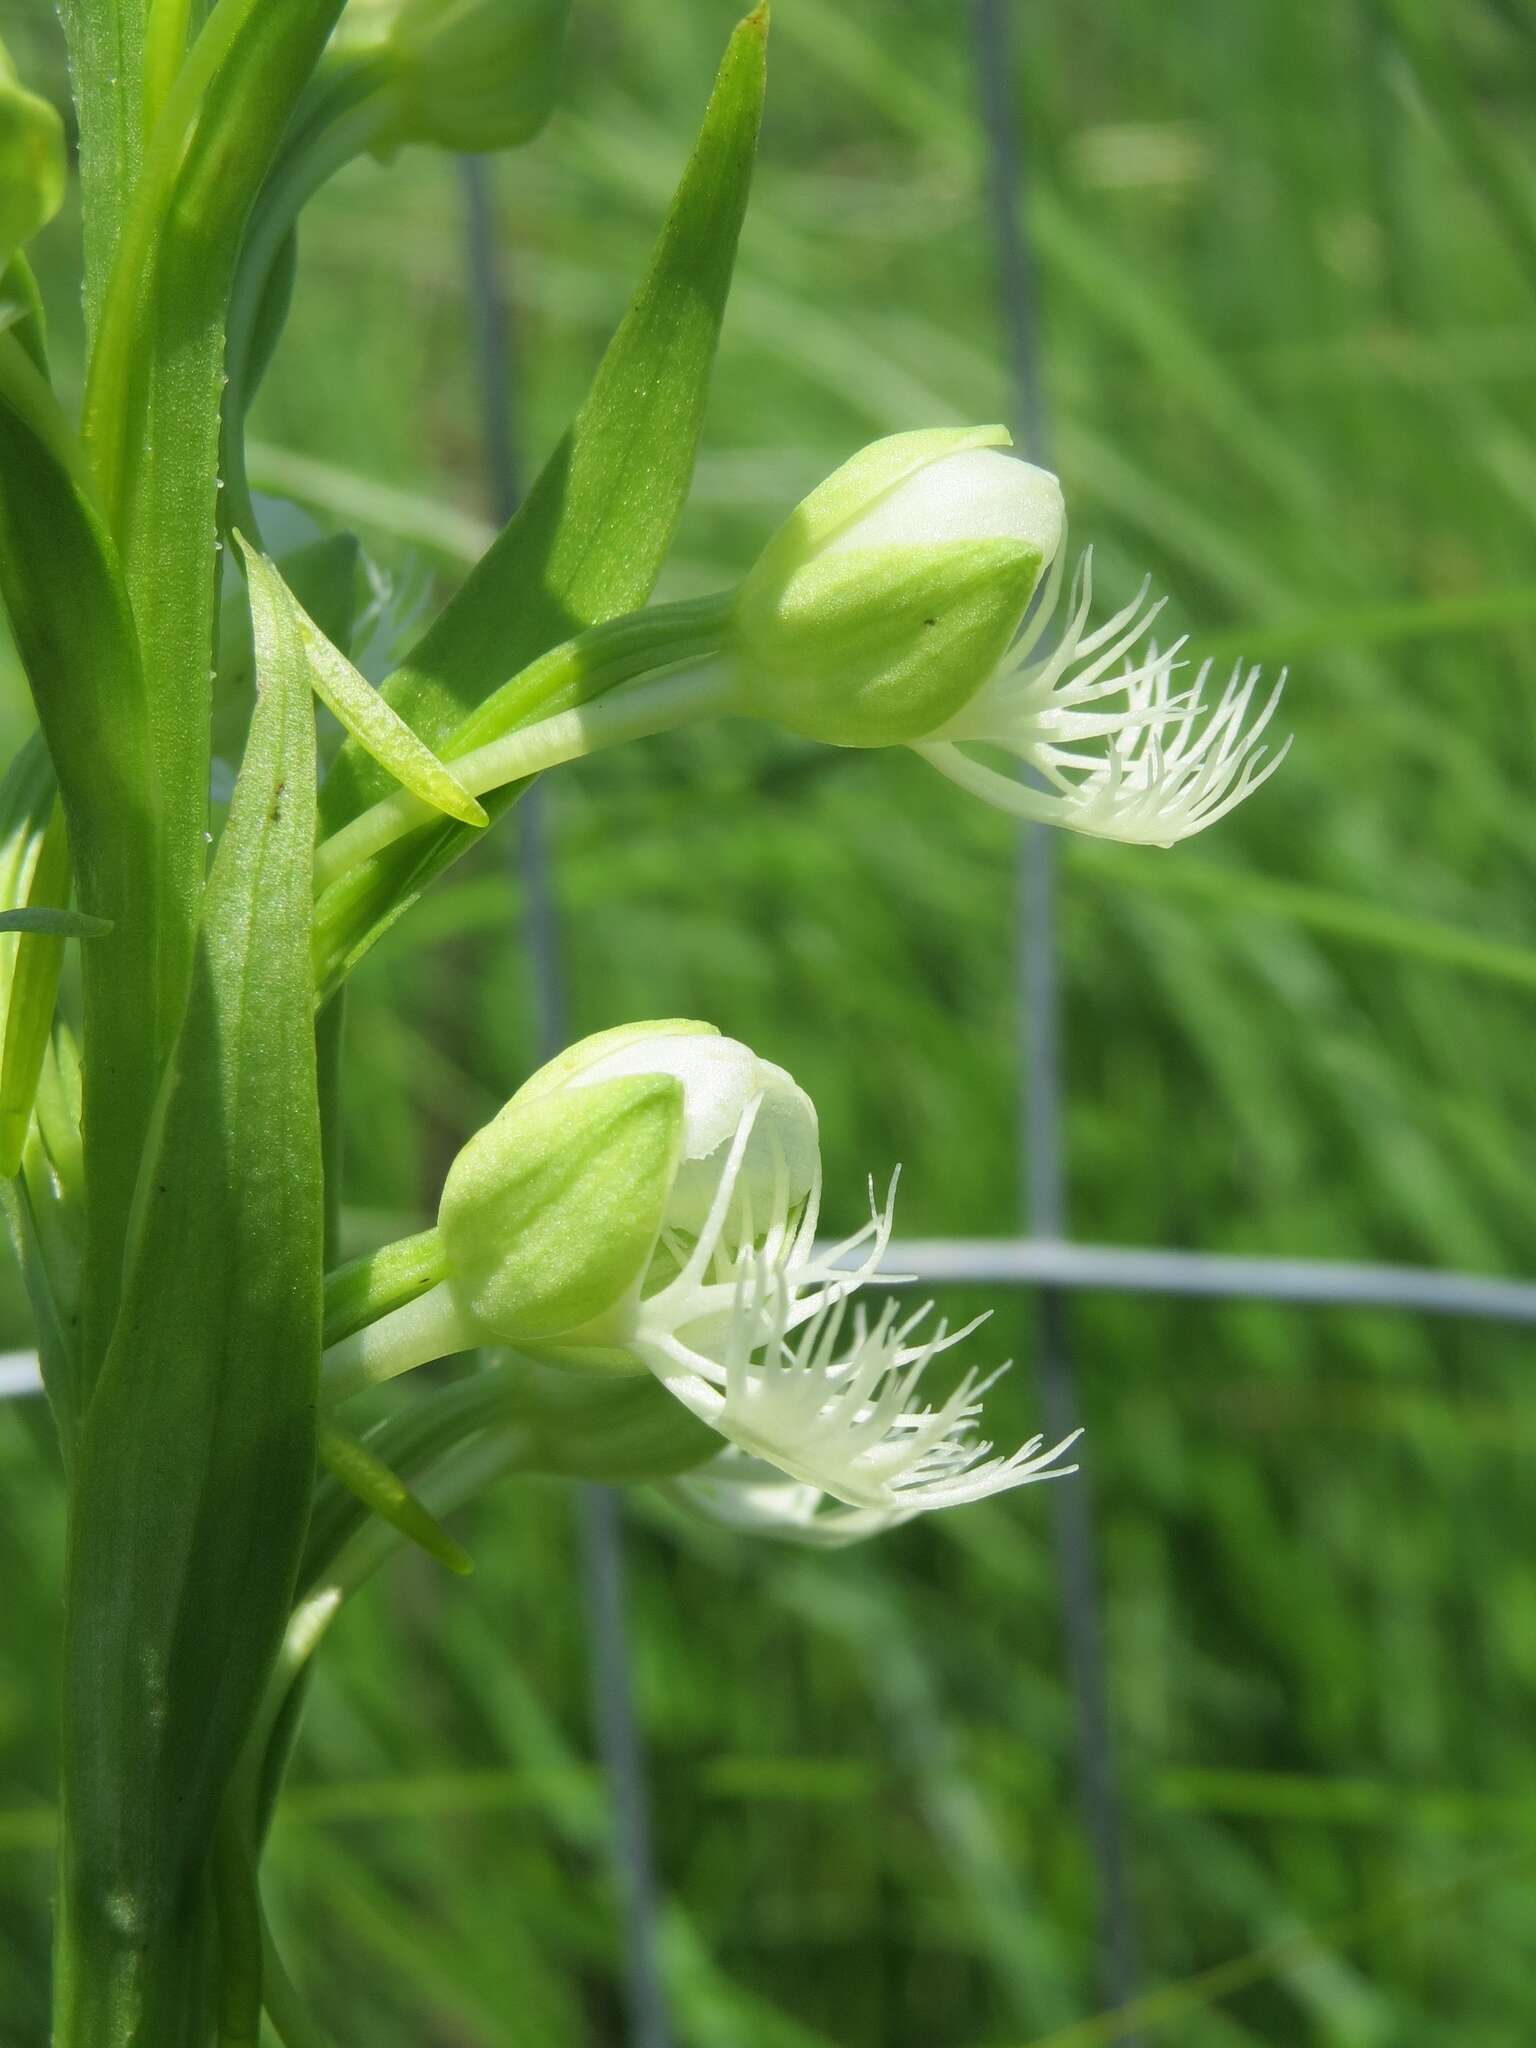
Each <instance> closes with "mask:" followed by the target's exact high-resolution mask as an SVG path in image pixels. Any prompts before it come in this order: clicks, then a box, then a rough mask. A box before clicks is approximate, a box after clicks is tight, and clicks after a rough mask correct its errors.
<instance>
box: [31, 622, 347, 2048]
mask: <svg viewBox="0 0 1536 2048" xmlns="http://www.w3.org/2000/svg"><path fill="white" fill-rule="evenodd" d="M256 639H257V656H258V670H259V672H260V674H261V678H262V689H261V694H260V696H259V699H258V703H257V709H256V713H255V716H254V718H253V721H252V726H251V736H250V741H249V743H248V746H247V750H246V756H245V761H244V764H243V766H242V769H241V774H240V778H239V781H238V783H237V785H236V789H235V796H234V802H233V804H232V807H231V810H230V816H229V821H228V824H227V825H226V827H225V831H224V835H223V838H222V839H221V841H220V844H219V850H218V853H217V855H216V857H215V860H214V864H213V870H212V874H211V876H210V879H209V883H208V889H207V893H206V898H205V904H204V913H203V917H202V920H201V923H200V927H199V943H198V950H197V958H196V972H195V975H194V979H193V986H192V992H191V996H190V999H189V1003H188V1007H187V1013H186V1018H185V1022H184V1024H183V1027H182V1031H181V1034H180V1037H179V1038H178V1041H177V1045H176V1049H175V1052H174V1055H173V1058H172V1061H171V1065H170V1069H169V1072H168V1075H167V1080H166V1084H165V1088H164V1090H163V1092H162V1096H161V1100H160V1103H159V1105H158V1107H157V1113H156V1117H155V1123H154V1129H153V1134H152V1146H151V1150H150V1153H149V1157H148V1160H147V1164H146V1172H145V1173H144V1175H143V1176H142V1178H141V1181H140V1185H139V1190H138V1196H137V1200H136V1204H135V1212H134V1218H133V1228H132V1230H131V1233H130V1239H129V1245H130V1253H129V1261H128V1268H127V1273H126V1277H125V1283H124V1292H123V1301H122V1307H121V1311H120V1314H119V1318H118V1322H117V1327H116V1330H115V1332H114V1336H113V1342H112V1345H111V1348H110V1350H109V1352H108V1355H107V1359H106V1363H105V1365H104V1367H103V1370H102V1373H101V1377H100V1381H99V1383H98V1386H97V1389H96V1393H95V1397H94V1399H93V1400H92V1402H91V1405H90V1407H89V1409H88V1411H87V1414H86V1421H85V1428H84V1431H83V1434H82V1439H81V1449H80V1461H79V1476H78V1480H77V1485H76V1490H75V1515H74V1530H75V1536H74V1542H73V1546H72V1553H71V1560H70V1574H69V1594H68V1611H67V1620H66V1667H65V1715H64V1754H63V1763H64V1791H65V1806H66V1815H67V1824H66V1832H65V1841H66V1845H67V1849H68V1858H67V1864H66V1869H65V1873H64V1883H63V1887H62V1891H61V1935H60V1994H59V1995H60V2012H61V2015H62V2017H61V2020H60V2028H59V2035H60V2038H61V2039H65V2040H74V2039H96V2038H101V2039H111V2040H114V2041H118V2040H121V2041H122V2042H123V2043H124V2044H125V2048H126V2044H128V2043H134V2044H144V2048H148V2044H149V2043H151V2042H153V2041H155V2040H157V2039H159V2038H165V2036H163V2035H162V2034H161V2033H159V2032H158V2031H157V2030H158V2029H159V2028H161V2027H163V2026H164V2025H165V2016H166V2011H167V2010H168V2009H172V2010H173V2009H174V2005H175V1999H176V1997H177V1996H178V1995H179V1993H178V1986H179V1985H180V1984H182V1983H183V1982H184V1981H185V1979H186V1978H187V1976H188V1974H189V1973H190V1972H192V1971H194V1970H195V1969H196V1968H197V1967H198V1963H199V1956H200V1952H201V1950H200V1945H201V1942H202V1940H203V1938H204V1932H205V1930H204V1924H203V1870H204V1864H205V1859H206V1854H207V1849H208V1844H209V1842H210V1840H211V1838H212V1834H213V1827H214V1822H215V1818H216V1815H217V1812H218V1808H219V1805H220V1802H221V1800H222V1798H223V1795H224V1791H225V1789H226V1786H227V1784H228V1782H229V1779H230V1776H231V1773H232V1772H233V1769H234V1767H235V1763H236V1760H237V1758H238V1755H239V1752H240V1748H241V1745H242V1743H243V1741H244V1739H245V1736H246V1732H247V1730H248V1728H249V1726H250V1724H251V1721H252V1718H253V1717H254V1715H255V1712H256V1709H257V1705H258V1702H259V1699H260V1696H261V1690H262V1687H263V1685H264V1683H265V1680H266V1676H267V1673H268V1671H269V1669H270V1666H271V1663H272V1659H273V1657H274V1656H275V1654H276V1650H277V1647H278V1644H279V1642H280V1641H281V1637H282V1631H283V1628H284V1625H285V1623H286V1620H287V1614H288V1610H289V1605H290V1601H291V1597H292V1592H293V1586H294V1582H295V1579H296V1575H297V1570H298V1564H299V1559H300V1555H301V1552H302V1547H303V1541H304V1531H305V1527H306V1524H307V1519H308V1511H309V1502H310V1497H311V1490H312V1484H313V1473H314V1457H315V1400H316V1384H317V1375H318V1368H319V1353H320V1329H321V1275H322V1264H323V1255H322V1245H323V1230H324V1221H323V1198H322V1185H321V1182H322V1175H321V1165H320V1127H319V1110H318V1102H317V1088H316V1074H315V1048H314V1029H313V999H312V985H311V979H310V971H309V922H310V897H311V890H312V881H311V852H312V846H313V837H314V819H315V733H314V719H313V711H312V708H311V703H310V694H309V685H308V677H307V670H306V664H305V661H304V656H303V650H302V647H301V646H300V644H299V642H298V638H297V635H296V633H295V632H294V631H293V628H292V625H291V622H290V621H288V620H286V619H285V618H283V617H282V616H281V615H280V614H278V613H276V612H275V611H273V610H272V609H270V608H268V607H266V606H263V605H259V604H258V608H257V614H256ZM93 2030H99V2031H93Z"/></svg>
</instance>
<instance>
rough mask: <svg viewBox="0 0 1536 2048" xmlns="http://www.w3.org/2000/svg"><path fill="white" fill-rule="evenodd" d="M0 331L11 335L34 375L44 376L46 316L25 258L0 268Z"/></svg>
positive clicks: (14, 259)
mask: <svg viewBox="0 0 1536 2048" xmlns="http://www.w3.org/2000/svg"><path fill="white" fill-rule="evenodd" d="M0 332H3V333H7V334H14V335H15V337H16V339H17V341H18V342H20V344H21V346H22V348H23V349H24V350H25V351H26V355H27V360H28V361H29V362H30V363H31V365H32V367H33V369H34V370H36V371H37V374H38V375H39V376H40V377H42V378H44V379H45V380H46V378H47V376H48V316H47V313H46V311H45V309H44V306H43V294H42V291H41V289H40V288H39V286H38V282H37V278H36V276H35V275H34V273H33V270H32V266H31V264H30V263H29V262H28V261H27V259H26V257H25V256H13V257H12V258H11V260H10V262H9V264H6V265H4V266H3V267H0Z"/></svg>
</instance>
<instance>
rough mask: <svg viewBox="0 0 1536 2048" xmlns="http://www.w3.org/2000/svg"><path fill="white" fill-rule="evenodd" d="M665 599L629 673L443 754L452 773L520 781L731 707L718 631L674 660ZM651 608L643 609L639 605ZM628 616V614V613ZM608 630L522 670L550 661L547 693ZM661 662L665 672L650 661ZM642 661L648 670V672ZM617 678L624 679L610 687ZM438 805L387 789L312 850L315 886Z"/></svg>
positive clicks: (480, 786) (430, 815) (465, 782)
mask: <svg viewBox="0 0 1536 2048" xmlns="http://www.w3.org/2000/svg"><path fill="white" fill-rule="evenodd" d="M672 609H673V608H672V607H670V606H657V607H656V611H655V618H656V621H657V632H656V638H655V642H654V644H653V647H652V649H651V651H650V659H649V661H646V662H644V663H643V665H641V664H637V665H636V667H635V668H634V669H632V670H631V671H630V673H629V675H628V676H625V675H624V674H622V673H621V674H619V675H616V676H615V677H614V678H613V681H612V682H611V683H610V684H609V685H608V687H607V693H606V694H604V695H602V696H600V697H596V698H595V700H594V701H589V702H585V703H580V704H577V705H575V706H572V707H571V708H569V709H566V710H562V711H557V712H554V713H553V714H551V715H550V716H549V717H546V718H543V719H540V720H539V721H538V722H537V723H536V724H533V725H526V726H522V727H520V728H519V729H517V730H516V731H513V732H508V733H504V734H503V735H502V736H501V737H500V738H498V739H493V740H491V741H489V742H488V743H487V744H485V745H484V746H479V747H475V748H474V749H473V750H472V751H470V752H468V753H464V754H453V755H450V757H449V759H450V762H451V766H452V769H453V773H454V776H455V778H456V779H457V781H458V782H459V783H460V785H461V786H462V787H463V788H464V789H466V790H467V791H468V792H469V793H470V795H471V796H480V795H483V794H484V793H485V792H486V791H487V790H493V789H500V788H501V787H503V785H504V784H506V783H510V782H521V781H524V780H525V779H526V778H527V777H528V776H530V775H538V774H540V773H542V772H543V770H544V769H546V768H556V767H559V766H560V765H561V763H562V762H566V761H577V760H581V759H583V758H584V757H585V756H586V755H588V754H595V753H598V752H600V751H601V750H602V749H603V748H605V747H611V746H617V745H618V744H620V743H621V742H622V741H624V740H635V739H648V738H649V737H651V735H652V734H654V733H660V732H668V731H671V730H673V729H674V728H675V727H677V726H680V725H688V724H691V723H693V722H694V721H695V720H697V719H702V718H709V717H712V716H718V715H720V714H721V713H723V712H726V711H728V710H730V709H731V708H732V702H733V679H732V676H731V672H730V670H729V668H728V666H727V665H726V664H725V663H724V662H722V661H721V660H719V659H718V658H717V657H718V655H719V653H720V651H721V644H722V639H721V637H716V638H715V639H714V644H713V645H708V644H706V646H705V647H704V648H703V649H702V650H700V651H699V652H697V653H692V654H690V655H688V656H687V657H685V660H684V665H682V666H679V665H677V664H678V649H677V642H676V640H675V638H674V639H671V640H670V641H669V637H668V628H669V626H670V623H671V622H670V620H669V619H668V618H667V617H666V616H665V615H667V614H669V613H670V612H671V611H672ZM640 616H641V617H648V616H650V615H649V614H641V615H640ZM626 623H627V622H626ZM609 631H610V628H608V627H606V626H599V627H595V628H593V629H592V632H591V633H590V634H589V633H583V634H580V635H578V637H577V638H576V639H574V640H568V641H566V642H565V643H564V645H563V646H561V647H557V648H555V649H554V650H553V651H552V652H551V653H549V654H546V655H544V656H542V657H541V658H540V660H539V661H538V662H536V663H534V664H533V665H532V667H531V668H530V669H528V670H526V671H525V672H524V673H525V674H526V675H528V676H530V677H531V676H532V675H533V673H534V670H539V671H547V676H542V677H541V680H547V681H548V683H549V685H550V691H549V694H551V695H554V694H556V692H557V691H559V690H560V689H561V688H562V687H564V686H568V685H572V684H575V683H577V682H578V680H579V679H581V678H582V677H583V676H584V675H585V674H587V673H589V671H588V669H587V657H588V654H589V652H590V647H589V643H597V641H598V636H599V635H605V634H607V633H608V632H609ZM662 667H665V670H666V672H665V673H662V674H656V673H655V670H656V669H658V668H662ZM647 671H649V673H647ZM621 682H622V683H623V684H624V685H625V686H624V687H623V688H619V687H617V685H618V684H619V683H621ZM437 821H438V820H437V814H436V813H435V812H434V811H433V810H432V809H431V807H430V806H429V805H427V804H424V803H423V802H422V801H421V799H420V798H419V797H415V796H412V795H411V794H410V792H409V791H408V790H396V791H395V792H394V794H393V795H391V796H387V797H385V798H384V799H383V800H382V801H381V802H379V803H376V804H375V805H374V806H373V807H372V809H371V810H367V811H364V812H363V813H362V815H361V816H360V817H357V818H354V819H353V820H352V821H351V823H350V824H347V825H343V826H342V828H341V830H340V831H339V832H335V833H333V834H332V835H331V837H330V838H329V839H327V840H325V841H323V842H322V844H321V845H320V847H319V849H318V851H317V852H316V855H315V893H316V894H317V895H320V894H323V893H324V891H325V890H326V889H327V888H329V887H330V886H331V885H332V884H333V883H335V882H338V881H340V879H341V878H342V876H343V875H345V874H346V873H347V872H348V871H349V870H350V869H352V868H354V867H357V866H359V865H360V864H361V863H362V862H363V861H365V860H368V859H370V858H371V857H372V856H373V855H374V854H376V853H380V852H382V851H383V849H384V848H385V847H386V846H389V845H391V844H393V842H394V841H395V840H397V839H401V838H403V837H404V836H405V834H406V833H407V832H411V831H414V830H415V829H416V827H417V826H419V825H426V824H431V823H433V822H437Z"/></svg>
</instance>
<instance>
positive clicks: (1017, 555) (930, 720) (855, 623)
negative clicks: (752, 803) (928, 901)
mask: <svg viewBox="0 0 1536 2048" xmlns="http://www.w3.org/2000/svg"><path fill="white" fill-rule="evenodd" d="M1008 445H1009V437H1008V435H1007V433H1006V431H1005V430H1004V429H1003V428H1002V427H974V428H968V429H965V430H959V431H954V430H950V429H946V428H936V429H931V430H928V431H925V432H920V433H912V434H894V435H892V436H891V437H890V438H889V439H887V440H884V441H876V442H875V443H874V444H873V446H871V447H869V448H866V449H864V450H863V452H862V453H861V454H859V455H856V456H854V458H853V459H852V461H851V462H845V463H844V464H843V466H842V468H841V469H839V470H837V471H836V472H835V473H834V474H833V475H832V476H830V477H829V478H828V479H827V481H826V482H825V483H824V484H822V485H821V487H820V488H819V489H818V490H815V491H813V492H812V493H811V495H810V496H809V497H808V498H806V499H805V500H804V501H803V502H802V503H801V504H800V505H799V506H798V507H797V509H796V510H795V512H794V513H793V514H792V516H791V517H790V518H789V520H788V521H787V522H786V523H785V525H784V526H783V527H782V528H781V529H780V530H779V532H778V533H777V534H776V535H775V536H774V538H773V539H772V540H771V541H770V542H769V543H768V546H767V547H766V548H765V549H764V551H763V553H762V555H761V556H760V557H759V559H758V561H757V563H756V565H755V567H754V568H753V569H752V570H751V571H750V573H749V574H748V576H747V579H746V581H745V583H744V584H743V585H742V587H741V591H740V593H739V595H738V599H737V605H736V637H735V655H736V661H737V665H738V689H739V696H740V702H741V706H742V708H743V709H744V710H749V711H751V712H753V713H754V714H756V715H757V716H759V717H763V718H769V719H773V720H775V721H776V722H777V723H779V724H781V725H785V726H788V727H789V728H790V730H791V731H793V732H797V733H801V734H803V735H804V736H805V737H806V738H808V739H815V740H823V741H827V742H830V743H831V744H832V745H834V746H844V747H886V746H895V745H900V744H902V743H910V742H912V741H915V740H921V739H924V738H926V737H927V736H928V735H929V734H931V733H933V732H936V731H938V730H939V729H940V728H941V727H942V726H943V725H945V724H946V723H947V721H948V720H949V719H950V718H952V717H953V716H954V715H955V713H956V712H957V711H958V710H959V709H960V708H961V706H963V705H964V704H965V703H966V702H967V701H968V700H969V699H970V698H971V697H972V696H973V695H974V694H975V692H976V691H977V690H978V689H979V688H980V687H981V685H982V684H983V683H984V682H985V681H986V679H987V677H988V676H989V675H990V674H991V673H992V671H993V669H994V668H995V667H996V666H997V664H998V662H999V661H1000V660H1001V659H1002V656H1003V654H1004V652H1005V651H1006V649H1007V647H1008V644H1009V642H1010V641H1011V640H1012V638H1013V636H1014V634H1015V633H1016V632H1017V630H1018V627H1019V622H1020V621H1021V619H1022V618H1023V616H1024V613H1025V610H1026V609H1027V607H1028V605H1029V601H1030V598H1031V596H1032V595H1033V594H1034V591H1035V588H1036V586H1037V584H1038V583H1039V581H1040V578H1041V576H1042V574H1043V573H1044V572H1045V571H1046V570H1047V569H1048V568H1049V567H1050V565H1051V563H1052V561H1053V560H1054V559H1055V557H1056V554H1057V552H1058V550H1059V548H1060V546H1061V542H1062V537H1063V534H1064V532H1065V513H1064V510H1063V505H1062V497H1061V486H1060V485H1059V484H1058V483H1057V481H1056V478H1055V477H1054V476H1052V475H1051V473H1050V472H1049V471H1048V470H1044V469H1037V468H1035V467H1034V466H1033V465H1032V464H1030V463H1027V462H1023V461H1021V460H1020V459H1019V458H1018V457H1016V456H1013V455H1009V454H1006V453H1004V452H1003V451H1004V450H1005V449H1006V448H1007V447H1008Z"/></svg>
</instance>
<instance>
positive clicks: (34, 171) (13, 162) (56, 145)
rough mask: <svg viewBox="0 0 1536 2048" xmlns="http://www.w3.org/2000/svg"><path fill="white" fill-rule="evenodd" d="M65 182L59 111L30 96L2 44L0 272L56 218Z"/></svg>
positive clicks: (0, 93) (0, 89) (36, 96)
mask: <svg viewBox="0 0 1536 2048" xmlns="http://www.w3.org/2000/svg"><path fill="white" fill-rule="evenodd" d="M65 177H66V169H65V150H64V123H63V122H62V120H61V119H60V118H59V114H58V110H57V109H56V108H55V107H53V106H51V105H50V104H49V102H48V101H47V100H45V99H41V98H39V96H38V95H37V94H36V93H35V92H28V90H27V88H26V87H25V86H24V85H23V84H22V83H21V81H20V79H19V78H18V77H17V75H16V69H15V66H14V65H13V64H12V63H11V60H10V58H9V57H8V56H7V55H6V53H5V46H4V45H3V44H0V271H3V270H4V269H5V267H6V265H7V264H8V263H9V262H10V260H11V258H12V257H13V256H14V255H15V254H16V251H17V250H18V249H22V248H25V246H26V244H27V243H28V242H30V241H31V239H32V237H33V236H34V235H35V234H36V233H37V231H38V229H39V228H41V227H46V225H47V224H48V222H49V221H50V220H52V219H53V216H54V215H55V214H56V213H57V212H58V210H59V207H60V205H61V204H62V202H63V198H64V183H65Z"/></svg>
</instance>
